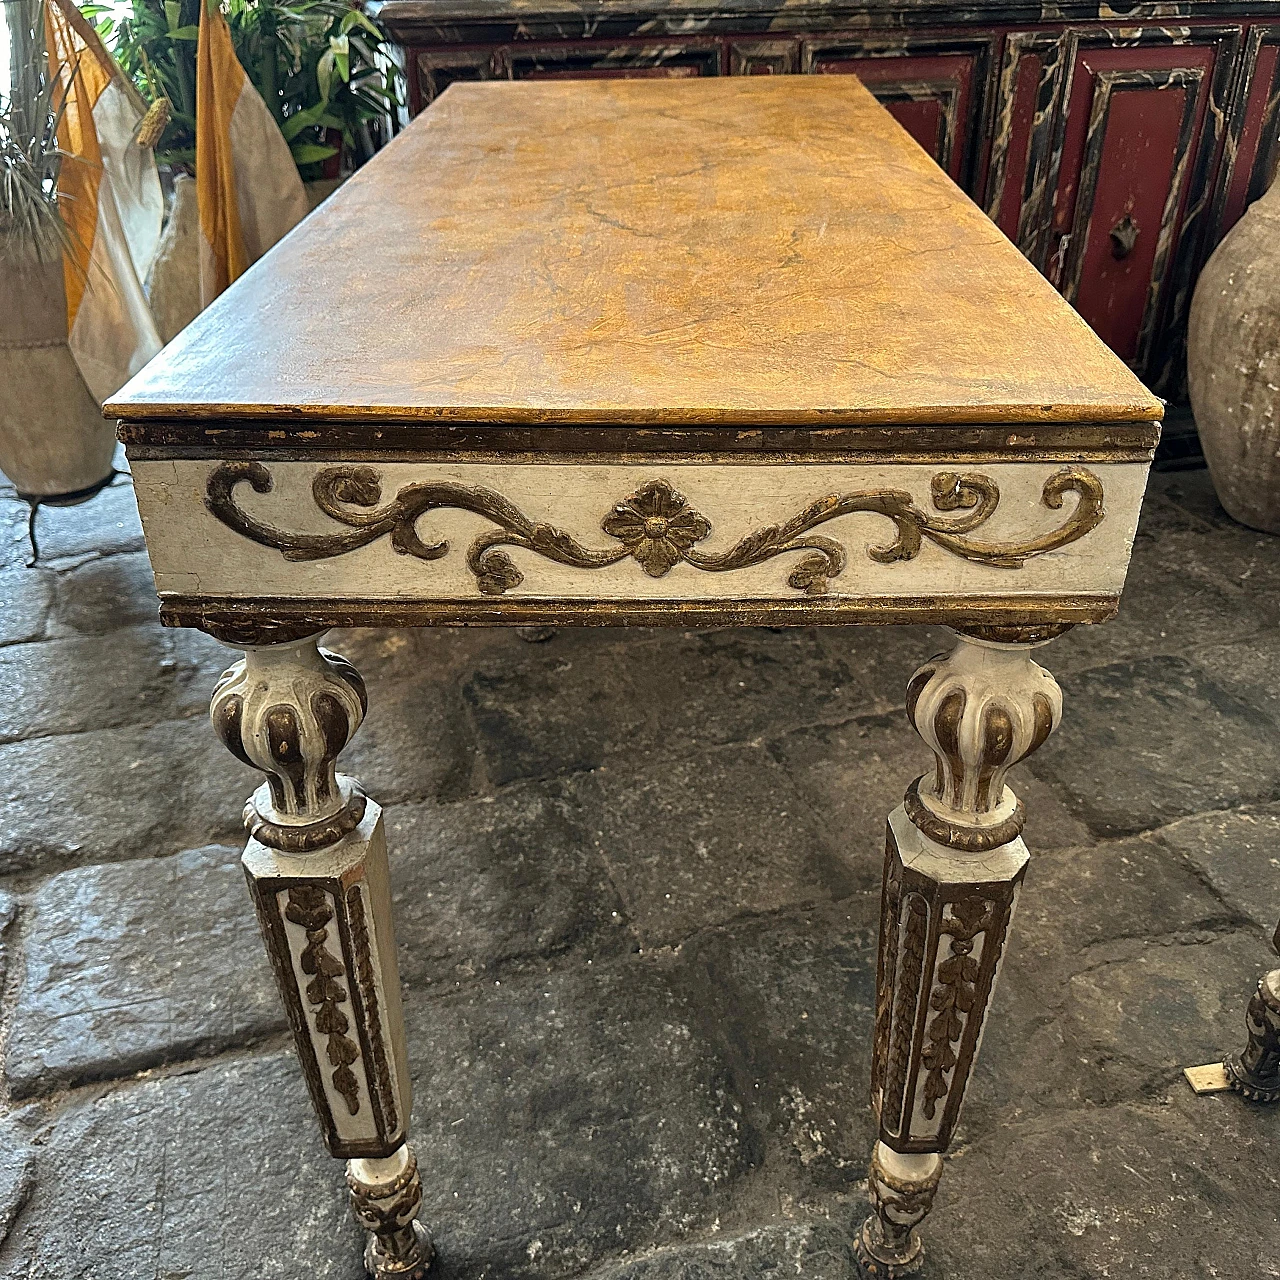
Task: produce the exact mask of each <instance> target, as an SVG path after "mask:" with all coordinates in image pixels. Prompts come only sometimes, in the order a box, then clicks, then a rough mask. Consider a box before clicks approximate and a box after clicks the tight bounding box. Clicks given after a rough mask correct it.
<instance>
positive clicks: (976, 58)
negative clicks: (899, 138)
mask: <svg viewBox="0 0 1280 1280" xmlns="http://www.w3.org/2000/svg"><path fill="white" fill-rule="evenodd" d="M995 39H996V38H995V37H994V36H993V37H990V38H985V37H984V38H981V39H929V38H921V39H906V40H903V41H901V42H900V43H899V44H897V45H896V46H893V47H890V48H877V47H876V46H875V44H874V42H868V41H866V40H862V41H855V40H850V39H841V40H834V41H824V40H807V41H805V42H804V46H803V49H802V53H801V70H803V71H805V72H808V73H810V74H813V75H856V76H857V77H858V78H859V79H860V80H861V81H862V83H863V84H865V85H866V86H867V88H868V89H870V90H871V92H872V93H873V94H875V96H876V98H877V99H878V100H879V101H880V102H882V103H884V105H885V106H886V107H887V108H888V110H889V112H890V113H891V114H892V115H893V116H894V117H895V118H896V119H897V121H898V122H899V124H901V125H902V127H903V128H904V129H906V131H907V132H908V133H909V134H911V136H912V137H913V138H915V140H916V141H917V142H918V143H919V144H920V145H921V146H922V147H923V148H924V149H925V150H926V151H927V152H928V153H929V154H930V155H931V156H932V157H933V158H934V159H935V160H936V161H937V162H938V164H939V165H940V166H941V167H942V168H943V169H945V170H946V171H947V173H948V174H950V175H951V177H952V178H954V179H955V181H956V182H957V183H959V185H960V186H962V187H963V188H964V189H965V190H966V191H968V192H970V193H971V194H972V192H973V191H974V190H975V186H976V181H977V177H978V170H979V165H980V163H981V160H982V142H983V128H982V126H983V121H984V120H985V118H986V106H987V102H988V100H989V93H990V85H989V83H988V82H989V79H990V75H991V68H992V65H993V64H992V56H991V54H992V46H993V44H994V43H995Z"/></svg>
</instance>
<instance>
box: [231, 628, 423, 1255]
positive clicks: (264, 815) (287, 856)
mask: <svg viewBox="0 0 1280 1280" xmlns="http://www.w3.org/2000/svg"><path fill="white" fill-rule="evenodd" d="M318 638H319V637H317V636H311V637H308V638H306V639H302V640H298V641H294V642H290V643H282V644H276V645H271V646H269V647H262V648H250V649H247V650H246V652H245V656H244V657H243V658H242V659H241V660H240V661H239V662H237V663H235V664H234V665H233V666H232V667H231V668H230V669H229V670H228V671H227V672H225V673H224V675H223V676H222V679H221V680H220V681H219V682H218V687H217V689H216V690H215V692H214V695H213V701H212V703H211V705H210V716H211V718H212V720H213V725H214V728H215V730H216V731H217V733H218V735H219V737H220V738H221V739H222V741H223V742H224V743H225V745H226V746H227V748H228V749H229V750H230V751H231V752H232V754H233V755H235V756H236V757H237V758H238V759H240V760H242V761H244V763H246V764H249V765H252V766H254V767H255V768H257V769H261V770H262V771H263V772H264V773H266V775H267V781H266V782H265V783H263V785H262V786H261V787H259V788H258V790H257V791H256V792H255V793H254V794H253V796H252V797H251V799H250V800H249V803H248V804H247V805H246V806H245V825H246V826H247V827H248V829H249V833H250V836H249V843H248V845H247V846H246V848H245V851H244V858H243V862H244V869H245V875H246V877H247V878H248V881H249V889H250V892H251V893H252V895H253V901H254V907H255V908H256V910H257V913H258V923H259V925H260V926H261V928H262V934H263V938H264V939H265V941H266V944H267V951H268V953H269V955H270V957H271V965H272V968H273V970H274V971H275V977H276V983H277V985H278V986H279V989H280V996H281V999H282V1000H283V1002H284V1006H285V1010H286V1012H287V1013H288V1017H289V1023H290V1026H291V1027H292V1029H293V1035H294V1043H295V1045H296V1047H297V1051H298V1060H299V1062H300V1063H301V1066H302V1070H303V1075H304V1076H305V1077H306V1081H307V1087H308V1089H309V1090H310V1093H311V1101H312V1103H313V1105H314V1107H315V1111H316V1116H317V1118H318V1119H319V1121H320V1129H321V1133H322V1135H323V1137H324V1142H325V1145H326V1146H327V1147H328V1149H329V1153H330V1154H331V1155H333V1156H336V1157H338V1158H339V1159H343V1160H346V1161H348V1165H347V1184H348V1186H349V1187H350V1190H351V1197H352V1206H353V1209H354V1212H355V1216H356V1220H357V1221H358V1222H359V1223H360V1225H361V1226H362V1227H364V1228H365V1230H366V1231H368V1232H369V1233H370V1234H369V1241H368V1247H367V1248H366V1251H365V1267H366V1269H367V1270H368V1272H369V1274H370V1275H371V1276H374V1277H376V1280H422V1277H424V1276H425V1275H426V1273H427V1269H428V1268H429V1267H430V1265H431V1260H432V1257H433V1252H434V1251H433V1249H432V1245H431V1240H430V1237H429V1236H428V1234H427V1231H426V1228H425V1227H423V1226H422V1224H421V1223H419V1222H418V1221H417V1220H416V1218H415V1216H414V1215H415V1214H416V1212H417V1210H418V1206H419V1204H420V1203H421V1200H422V1184H421V1181H420V1179H419V1176H418V1166H417V1161H416V1160H415V1159H414V1156H413V1153H412V1151H411V1150H410V1149H409V1147H408V1145H407V1143H406V1141H405V1138H406V1131H407V1126H408V1122H409V1108H410V1104H411V1091H410V1082H409V1066H408V1057H407V1053H406V1050H405V1038H404V1017H403V1014H402V1012H401V1007H400V978H399V973H398V971H397V966H396V949H395V937H394V934H393V932H392V925H391V892H390V885H389V879H388V869H387V845H386V837H385V835H384V831H383V822H382V810H381V808H380V807H379V806H378V805H376V804H375V803H374V802H373V801H372V800H369V799H367V798H366V797H365V795H364V793H363V792H362V791H361V790H360V787H359V784H358V783H357V782H356V781H355V779H353V778H349V777H346V776H344V775H342V774H339V773H337V772H336V767H335V763H336V760H337V757H338V753H339V752H340V751H341V750H342V749H343V748H344V747H345V746H346V745H347V743H348V742H349V741H350V739H351V737H352V736H353V735H354V733H355V731H356V729H357V728H359V726H360V722H361V721H362V720H363V718H364V713H365V706H366V703H365V690H364V683H363V681H362V680H361V679H360V676H359V675H358V674H357V672H356V671H355V669H354V668H353V667H352V666H351V665H350V664H349V663H348V662H346V661H345V660H344V659H343V658H340V657H339V656H338V655H337V654H333V653H328V652H326V651H325V650H323V649H320V648H318V647H317V644H316V641H317V639H318Z"/></svg>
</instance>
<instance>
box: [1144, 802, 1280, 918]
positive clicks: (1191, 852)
mask: <svg viewBox="0 0 1280 1280" xmlns="http://www.w3.org/2000/svg"><path fill="white" fill-rule="evenodd" d="M1159 839H1160V841H1161V843H1162V844H1164V845H1166V846H1167V847H1168V848H1170V849H1175V850H1177V851H1178V852H1179V853H1181V854H1182V855H1183V856H1184V857H1185V858H1186V859H1187V860H1188V861H1189V862H1190V863H1191V864H1192V865H1194V866H1195V867H1196V868H1197V869H1198V870H1199V872H1200V874H1201V875H1202V876H1203V877H1204V878H1205V880H1206V881H1208V883H1209V884H1210V885H1212V886H1213V888H1214V889H1215V890H1216V891H1217V892H1218V893H1219V894H1221V895H1222V898H1223V900H1224V901H1225V902H1227V903H1229V904H1230V905H1231V907H1232V908H1233V909H1234V910H1236V911H1238V912H1239V913H1240V915H1241V916H1244V917H1247V918H1248V919H1249V920H1252V921H1253V923H1254V924H1255V925H1257V926H1258V928H1259V929H1261V930H1263V932H1264V933H1265V934H1266V936H1267V937H1268V938H1269V937H1270V936H1271V935H1272V933H1273V932H1274V931H1275V929H1276V922H1277V921H1280V805H1270V806H1267V807H1264V808H1258V809H1246V810H1237V811H1235V812H1230V813H1206V814H1201V815H1200V816H1198V817H1194V818H1185V819H1183V821H1181V822H1176V823H1173V824H1172V825H1171V826H1168V827H1165V828H1164V829H1163V830H1162V831H1161V832H1160V834H1159Z"/></svg>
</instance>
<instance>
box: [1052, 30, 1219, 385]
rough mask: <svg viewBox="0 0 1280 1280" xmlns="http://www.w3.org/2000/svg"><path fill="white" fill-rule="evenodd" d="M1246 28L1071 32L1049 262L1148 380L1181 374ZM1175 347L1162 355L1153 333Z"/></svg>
mask: <svg viewBox="0 0 1280 1280" xmlns="http://www.w3.org/2000/svg"><path fill="white" fill-rule="evenodd" d="M1238 36H1239V29H1238V28H1206V27H1199V28H1180V29H1179V28H1175V29H1162V30H1150V29H1144V30H1139V31H1124V30H1121V31H1104V32H1096V31H1094V32H1072V33H1070V41H1071V44H1072V45H1073V46H1074V48H1073V49H1072V54H1071V60H1070V66H1069V70H1068V72H1067V77H1066V82H1065V85H1064V91H1063V95H1062V107H1061V109H1060V112H1059V117H1058V120H1057V123H1056V125H1055V139H1054V145H1053V147H1052V148H1051V149H1050V154H1049V158H1048V162H1047V173H1046V183H1045V187H1046V189H1047V190H1050V191H1051V192H1052V194H1051V197H1050V203H1049V208H1048V209H1047V210H1045V213H1046V214H1047V213H1048V212H1049V211H1050V210H1051V219H1050V218H1047V217H1045V216H1044V215H1043V214H1042V215H1041V217H1042V220H1043V221H1045V222H1047V223H1048V224H1049V236H1048V241H1047V245H1046V248H1047V253H1046V255H1045V260H1042V261H1041V262H1040V263H1038V265H1040V266H1041V268H1042V270H1044V271H1045V273H1046V274H1047V275H1048V276H1049V279H1050V280H1051V281H1052V282H1053V283H1054V284H1055V285H1057V286H1058V287H1059V288H1060V289H1061V290H1062V292H1063V294H1064V296H1065V297H1066V298H1067V299H1068V301H1070V302H1071V303H1072V304H1073V305H1074V306H1075V307H1076V309H1077V310H1078V311H1079V312H1080V314H1081V316H1082V317H1083V318H1084V319H1085V320H1087V321H1088V322H1089V324H1090V325H1092V326H1093V328H1094V329H1095V330H1096V331H1097V333H1098V334H1099V336H1100V337H1101V338H1102V339H1103V340H1104V341H1105V342H1106V343H1107V344H1108V345H1109V346H1110V347H1111V348H1112V350H1114V351H1115V352H1116V354H1117V355H1119V356H1121V357H1122V358H1123V359H1125V360H1127V361H1128V362H1129V363H1130V364H1131V365H1132V366H1133V367H1134V368H1135V369H1137V370H1138V372H1139V373H1140V374H1142V376H1144V377H1145V378H1146V379H1147V380H1148V381H1149V382H1152V383H1156V384H1162V383H1163V382H1164V381H1165V380H1167V378H1168V377H1169V376H1171V371H1172V370H1173V369H1174V367H1175V366H1176V365H1177V363H1178V360H1179V354H1180V342H1181V326H1182V323H1183V320H1184V317H1185V309H1186V305H1187V302H1188V301H1189V294H1190V286H1191V282H1192V280H1193V278H1194V274H1195V271H1196V269H1197V267H1198V259H1199V253H1200V244H1201V238H1202V234H1203V231H1204V221H1205V214H1206V205H1207V185H1208V182H1207V180H1208V175H1209V166H1210V165H1211V164H1212V162H1213V160H1214V157H1215V156H1216V154H1217V151H1218V144H1219V142H1220V141H1221V140H1222V137H1223V129H1222V125H1223V121H1224V118H1225V108H1226V105H1227V102H1226V99H1227V91H1228V88H1229V84H1230V77H1231V74H1232V70H1233V57H1234V52H1235V46H1236V41H1237V39H1238ZM1161 332H1163V333H1164V334H1165V337H1166V339H1170V340H1171V341H1172V346H1171V345H1170V341H1164V342H1162V343H1161V344H1160V346H1159V349H1157V344H1156V336H1157V334H1160V333H1161Z"/></svg>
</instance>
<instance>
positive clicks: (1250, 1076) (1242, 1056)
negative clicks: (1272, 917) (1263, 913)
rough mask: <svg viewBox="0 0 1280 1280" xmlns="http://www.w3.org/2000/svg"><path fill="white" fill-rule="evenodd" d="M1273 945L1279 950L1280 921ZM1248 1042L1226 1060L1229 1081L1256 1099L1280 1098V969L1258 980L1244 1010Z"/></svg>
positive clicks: (1235, 1087)
mask: <svg viewBox="0 0 1280 1280" xmlns="http://www.w3.org/2000/svg"><path fill="white" fill-rule="evenodd" d="M1272 946H1274V947H1275V949H1276V951H1277V952H1278V953H1280V924H1278V925H1276V931H1275V936H1274V937H1273V938H1272ZM1245 1023H1246V1025H1247V1027H1248V1031H1249V1041H1248V1043H1247V1044H1246V1045H1245V1047H1244V1049H1243V1050H1242V1051H1241V1052H1239V1053H1229V1054H1227V1056H1226V1059H1225V1061H1224V1062H1223V1064H1222V1065H1223V1067H1224V1068H1225V1069H1226V1075H1227V1082H1228V1083H1229V1084H1230V1086H1231V1087H1232V1088H1233V1089H1234V1090H1235V1091H1236V1092H1237V1093H1242V1094H1244V1096H1245V1097H1246V1098H1249V1099H1251V1100H1252V1101H1254V1102H1276V1101H1278V1100H1280V969H1272V970H1271V972H1270V973H1266V974H1263V976H1262V977H1261V978H1260V979H1259V980H1258V988H1257V990H1256V991H1255V992H1254V993H1253V998H1252V999H1251V1000H1250V1001H1249V1005H1248V1008H1247V1009H1246V1010H1245Z"/></svg>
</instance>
